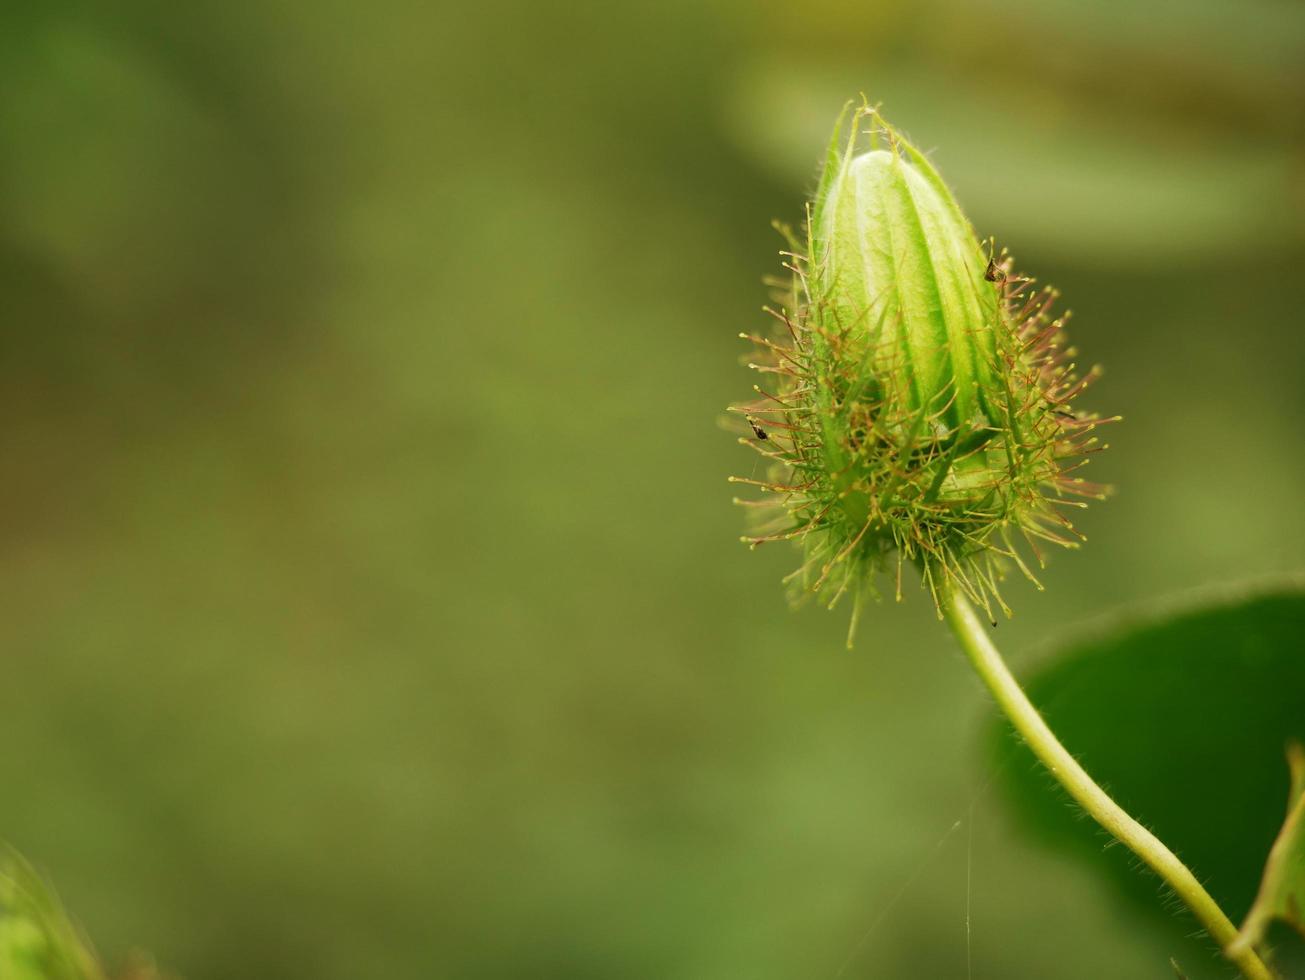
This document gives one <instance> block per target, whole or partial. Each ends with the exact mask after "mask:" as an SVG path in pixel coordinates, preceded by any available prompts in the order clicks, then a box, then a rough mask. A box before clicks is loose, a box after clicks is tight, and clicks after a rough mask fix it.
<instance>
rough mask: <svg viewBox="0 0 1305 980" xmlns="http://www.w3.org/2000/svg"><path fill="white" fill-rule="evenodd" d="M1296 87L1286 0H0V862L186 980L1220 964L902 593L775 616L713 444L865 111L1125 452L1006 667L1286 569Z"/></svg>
mask: <svg viewBox="0 0 1305 980" xmlns="http://www.w3.org/2000/svg"><path fill="white" fill-rule="evenodd" d="M1303 73H1305V8H1302V7H1301V6H1300V5H1297V4H1285V3H1278V2H1273V0H1255V2H1250V3H1242V4H1236V5H1229V4H1226V3H1224V2H1221V0H1194V2H1191V3H1187V4H1184V5H1182V6H1181V7H1176V6H1173V5H1160V4H1132V3H1125V2H1123V0H1118V2H1109V3H1097V4H1087V3H1077V2H1070V0H1055V2H1047V0H1042V2H1034V0H1006V2H1002V3H990V2H987V0H980V2H974V0H967V2H959V0H957V2H944V0H937V2H931V3H927V4H925V5H924V6H921V5H920V4H919V3H906V2H904V0H876V2H870V3H865V2H858V3H850V2H842V0H820V2H817V3H815V4H814V5H793V4H757V3H738V2H732V0H724V2H719V3H707V4H703V3H688V2H683V0H670V2H663V3H657V4H653V3H649V2H644V0H636V2H633V3H627V4H616V5H614V4H607V3H604V4H599V3H590V2H581V3H575V4H537V3H526V2H519V0H503V2H499V3H488V4H460V5H451V4H435V5H431V4H427V3H415V2H405V0H387V2H383V3H380V4H344V3H336V2H330V0H328V2H324V3H309V2H307V0H259V2H257V3H254V2H251V0H232V2H229V3H223V4H204V3H197V4H196V3H187V4H162V3H157V2H148V0H124V2H121V3H115V4H92V3H87V2H84V0H50V2H43V3H31V2H19V3H11V4H7V5H5V6H4V8H3V11H0V134H2V136H0V138H3V139H4V141H5V144H4V147H3V152H0V295H2V296H3V297H4V307H5V328H4V330H3V331H2V332H0V417H2V418H3V420H4V421H3V424H0V466H3V468H4V469H3V474H2V476H3V486H4V496H5V506H4V508H2V509H0V650H2V651H3V654H2V656H3V664H4V673H3V683H0V837H5V838H9V839H11V840H13V842H14V843H15V844H16V845H17V846H18V847H19V848H20V849H21V850H22V851H23V852H24V853H26V854H27V855H28V856H29V857H30V858H32V860H33V861H34V862H35V863H36V864H37V865H38V866H40V867H41V868H43V869H48V870H49V872H50V875H51V877H52V879H53V880H55V881H56V882H58V883H59V889H60V893H61V894H62V895H63V897H64V899H65V900H66V901H67V903H68V906H69V907H70V908H71V909H73V910H75V912H76V914H77V917H78V921H79V922H81V923H83V924H84V926H85V928H86V931H87V933H88V934H89V935H91V936H93V937H94V938H95V942H96V945H97V947H98V948H99V949H100V950H101V951H102V952H103V954H104V957H105V959H106V960H107V961H108V962H111V963H117V962H119V961H120V959H121V955H122V953H123V951H124V950H126V949H127V948H128V947H130V946H135V945H140V946H143V947H145V948H148V949H151V950H153V951H154V952H155V953H156V954H157V955H158V958H159V960H160V962H162V963H165V964H167V965H168V966H169V967H170V968H172V969H175V970H176V972H177V973H178V974H180V975H182V976H184V977H186V978H187V980H218V978H223V980H225V978H228V977H236V976H251V975H257V976H259V977H269V978H270V977H277V978H290V980H335V978H339V980H344V978H350V980H352V978H355V977H358V976H384V977H387V978H407V977H413V978H418V977H420V978H426V977H432V976H455V977H468V978H472V977H475V978H480V977H485V978H489V977H520V976H530V977H541V978H546V977H566V978H568V980H569V978H576V977H611V976H620V977H628V978H634V980H638V978H641V977H649V978H651V977H656V978H659V980H661V978H666V977H713V978H714V977H728V976H739V977H748V978H756V980H767V978H781V977H784V978H787V977H793V976H804V977H805V976H821V975H827V976H833V975H834V974H836V973H837V972H838V971H839V970H840V969H841V968H844V966H845V967H846V968H845V970H844V974H843V975H844V976H845V977H863V978H896V977H918V976H957V975H965V970H966V964H967V962H969V963H971V964H972V965H973V969H974V975H975V977H984V976H987V977H1002V978H1020V977H1030V978H1032V977H1038V978H1042V977H1048V976H1055V977H1058V978H1065V980H1076V978H1081V980H1089V978H1090V980H1097V978H1099V977H1103V976H1110V977H1112V978H1118V980H1142V978H1153V977H1155V976H1157V975H1159V974H1160V973H1163V971H1164V969H1165V966H1164V964H1165V962H1166V960H1167V958H1168V957H1169V956H1170V955H1175V956H1176V957H1177V958H1178V960H1179V962H1181V963H1182V964H1183V965H1184V969H1185V970H1186V971H1187V972H1188V973H1189V974H1190V975H1191V976H1192V977H1193V980H1204V978H1207V977H1214V976H1221V975H1222V973H1221V971H1220V968H1219V966H1218V965H1217V964H1214V963H1212V961H1211V960H1210V958H1209V957H1208V955H1207V954H1208V948H1207V947H1206V946H1205V945H1204V944H1203V943H1201V942H1199V941H1192V940H1186V939H1174V938H1173V932H1172V931H1170V930H1166V929H1164V928H1163V927H1161V928H1157V929H1155V930H1154V931H1152V930H1150V929H1149V927H1148V926H1146V925H1145V922H1146V920H1145V919H1141V918H1139V917H1137V916H1133V915H1121V914H1120V913H1119V911H1118V908H1117V905H1116V903H1117V898H1118V896H1117V895H1116V894H1115V892H1114V891H1113V890H1112V889H1110V888H1107V887H1103V886H1102V885H1101V883H1100V882H1099V881H1098V880H1097V877H1096V876H1095V875H1093V874H1091V873H1090V869H1086V868H1081V867H1080V866H1079V865H1077V864H1075V863H1073V862H1067V861H1064V860H1062V859H1061V858H1060V857H1058V856H1056V855H1054V854H1052V853H1051V852H1048V851H1046V850H1044V849H1043V848H1041V847H1039V846H1037V845H1036V844H1035V843H1032V842H1028V841H1026V840H1025V839H1024V834H1023V829H1022V825H1021V824H1019V823H1018V822H1016V821H1013V820H1011V819H1010V817H1009V816H1008V814H1007V813H1006V812H1005V810H1004V809H1003V808H1002V807H1001V806H998V805H996V803H995V801H994V799H993V794H992V793H991V792H989V790H988V787H989V784H990V781H991V773H990V770H989V763H988V761H987V755H986V753H985V752H984V745H983V739H982V738H980V737H979V735H980V734H981V732H982V731H983V725H984V723H985V721H986V719H987V718H988V717H989V714H988V706H987V705H986V703H985V701H984V699H983V697H982V695H981V694H980V693H979V689H978V687H977V684H976V682H974V681H973V680H972V679H971V678H970V676H969V675H968V673H967V672H966V667H965V665H964V663H963V661H962V660H961V658H959V657H958V656H956V655H955V654H954V653H953V652H952V649H951V646H950V644H949V641H948V640H947V638H946V637H945V636H944V635H942V633H941V631H940V629H939V628H938V626H937V623H936V620H935V619H934V616H933V612H932V609H931V608H930V603H929V601H928V599H927V597H925V596H923V595H921V594H919V593H918V592H915V591H914V589H913V588H910V589H908V593H909V594H908V599H907V602H906V603H905V605H904V606H903V607H901V608H897V607H894V606H892V605H891V604H889V605H885V606H883V607H882V608H871V609H869V610H867V613H866V616H865V618H864V620H863V622H862V626H861V641H860V644H859V646H858V649H857V650H856V651H855V652H854V653H852V654H847V653H846V652H845V651H843V650H842V649H841V644H842V637H843V633H844V629H845V625H846V624H845V622H844V621H842V620H841V618H840V617H836V616H828V615H823V614H820V613H818V612H815V611H809V612H806V613H802V614H799V615H790V613H789V612H788V611H787V609H786V608H785V606H784V604H783V602H782V600H780V599H779V598H778V590H777V588H776V582H777V580H778V579H779V577H780V576H781V575H782V574H783V573H784V572H785V571H786V569H787V568H788V566H789V565H790V564H791V556H790V555H788V554H781V553H780V552H778V551H776V552H774V553H767V552H766V551H765V549H762V550H761V551H760V552H758V553H757V554H755V555H749V554H748V553H747V552H746V551H744V550H743V549H742V548H741V547H740V546H739V545H738V544H737V541H736V536H737V534H738V533H739V531H740V527H741V518H740V515H739V514H738V513H737V512H736V510H735V509H734V508H731V507H730V505H729V503H728V501H729V497H730V492H729V488H728V487H727V486H726V484H725V477H726V475H727V474H729V473H730V472H737V471H739V468H740V467H741V466H747V465H749V464H748V463H747V458H748V457H747V456H746V455H745V454H744V453H743V451H742V450H740V449H738V447H736V446H734V445H733V440H732V439H731V437H729V436H728V435H726V434H725V433H723V432H721V431H719V430H718V429H716V428H714V427H713V420H714V419H715V418H716V416H717V415H719V414H720V413H721V412H722V411H723V409H724V407H725V406H726V405H727V404H729V403H730V402H731V401H734V400H736V399H738V398H739V397H742V396H744V395H746V393H747V385H748V384H749V383H750V377H749V375H748V373H747V371H746V370H744V369H743V368H742V367H741V366H740V365H738V364H737V359H738V358H740V357H742V356H743V355H744V353H745V350H744V347H743V345H742V344H740V343H739V341H738V340H737V339H736V334H737V333H738V332H739V331H740V330H750V329H753V328H756V327H758V326H759V325H760V324H761V323H762V319H761V314H760V313H759V312H756V311H757V310H758V308H759V306H760V305H761V303H762V302H763V301H764V299H765V290H764V288H763V287H762V286H761V285H760V284H759V281H758V280H759V277H760V276H761V275H763V274H765V273H769V272H773V271H774V270H775V269H776V268H777V256H776V254H775V253H776V252H777V250H778V249H779V248H781V247H782V242H781V240H780V239H779V238H778V237H776V236H774V235H773V234H772V233H771V232H770V230H769V227H768V221H769V219H770V218H771V217H780V218H783V219H785V220H789V221H797V220H798V219H800V216H801V215H800V208H801V203H802V201H803V200H804V199H805V198H806V196H807V193H808V192H809V191H810V189H811V184H812V181H813V180H814V176H815V164H816V162H817V158H818V156H819V153H820V150H821V148H822V146H823V143H824V139H825V137H826V136H827V127H828V124H829V119H830V118H831V117H832V115H833V114H834V113H836V112H837V110H838V108H839V106H840V105H842V103H843V101H844V100H845V99H846V98H849V97H854V96H855V95H856V94H857V93H858V92H859V91H862V90H864V91H865V92H866V93H867V95H869V97H870V98H871V99H872V100H876V101H879V100H882V102H883V103H884V107H885V110H886V112H887V113H888V114H889V115H890V117H891V118H892V119H893V120H894V121H895V122H897V123H899V124H900V125H901V126H902V128H903V129H904V130H905V131H906V132H907V133H908V134H909V135H910V136H911V137H912V138H913V140H915V141H916V142H917V143H918V144H920V145H921V146H922V147H925V148H926V149H929V150H931V151H932V153H933V155H934V159H935V160H936V161H937V162H938V163H939V165H940V167H941V169H942V171H943V172H944V173H945V174H947V175H948V179H949V180H950V181H951V182H952V183H953V185H954V189H955V190H956V192H957V196H958V198H959V200H960V201H961V203H962V205H963V206H964V208H965V209H966V212H967V214H969V216H970V217H971V218H972V219H973V221H974V223H975V226H976V230H977V231H978V233H979V234H980V235H986V234H989V233H991V234H995V235H997V237H998V240H999V243H1000V244H1004V245H1007V246H1009V247H1010V248H1011V249H1012V251H1013V252H1014V253H1015V255H1016V257H1017V260H1018V261H1019V263H1020V265H1021V267H1026V268H1033V269H1036V270H1037V272H1038V274H1039V275H1040V276H1041V277H1043V278H1044V279H1046V280H1048V281H1051V282H1054V283H1055V284H1056V285H1057V286H1059V287H1060V288H1061V289H1062V290H1063V291H1064V294H1065V297H1066V300H1067V301H1068V303H1069V305H1070V306H1072V307H1073V309H1074V310H1075V320H1074V321H1073V323H1072V325H1071V326H1072V329H1073V335H1074V336H1075V338H1076V339H1077V340H1079V341H1081V343H1082V344H1083V347H1084V349H1085V350H1087V351H1089V352H1090V353H1091V355H1092V357H1093V359H1094V360H1098V359H1099V360H1100V361H1102V362H1103V363H1104V364H1105V365H1106V367H1107V369H1108V370H1107V374H1106V376H1105V378H1104V379H1103V380H1102V382H1101V383H1100V385H1099V386H1098V388H1097V390H1096V394H1095V396H1090V397H1089V398H1085V401H1089V400H1093V399H1095V401H1094V404H1096V405H1098V406H1100V407H1103V408H1107V409H1108V410H1109V411H1110V412H1112V413H1113V412H1116V411H1118V412H1121V413H1122V414H1124V416H1125V422H1124V424H1123V425H1122V426H1120V427H1119V429H1118V431H1117V432H1116V433H1112V435H1111V442H1112V443H1113V444H1114V445H1113V446H1112V450H1111V452H1110V453H1109V454H1106V456H1105V457H1103V463H1102V465H1101V467H1100V471H1099V472H1098V473H1096V474H1094V475H1096V476H1100V477H1101V478H1103V479H1106V480H1108V481H1110V482H1112V483H1115V484H1117V485H1118V486H1119V487H1120V493H1119V496H1118V497H1117V499H1115V500H1114V501H1112V502H1111V503H1109V504H1107V505H1106V506H1104V507H1101V508H1098V509H1095V510H1094V511H1092V512H1090V513H1089V514H1088V515H1087V518H1086V519H1085V520H1084V522H1083V523H1082V525H1081V526H1082V528H1083V529H1084V530H1085V532H1086V533H1087V534H1088V535H1089V536H1090V537H1091V538H1092V541H1091V544H1090V547H1088V548H1086V549H1084V550H1083V552H1082V553H1081V554H1077V555H1074V556H1069V557H1064V558H1057V559H1056V560H1055V561H1054V564H1053V565H1052V566H1051V567H1050V568H1049V569H1048V570H1047V572H1046V576H1045V582H1046V584H1047V587H1048V591H1047V592H1046V593H1045V594H1042V593H1034V592H1033V591H1032V590H1027V591H1025V587H1023V586H1021V585H1019V584H1018V583H1015V582H1012V583H1011V588H1012V590H1013V592H1014V595H1013V598H1016V599H1018V602H1017V603H1016V604H1015V605H1016V608H1017V609H1018V610H1019V616H1018V618H1017V619H1016V620H1014V621H1013V622H1011V623H1009V624H1003V625H1002V627H1001V635H1000V637H999V639H1000V640H1001V641H1002V643H1003V646H1004V647H1005V648H1007V649H1009V650H1010V651H1011V652H1012V653H1013V654H1014V655H1015V656H1014V659H1015V666H1016V669H1017V670H1018V669H1020V666H1021V661H1020V659H1019V655H1018V653H1019V651H1020V649H1021V648H1023V647H1026V646H1028V645H1030V644H1031V643H1033V642H1034V641H1036V640H1038V639H1040V638H1041V637H1043V636H1044V635H1045V634H1046V633H1047V632H1048V630H1049V629H1051V628H1052V627H1053V626H1056V625H1059V624H1064V623H1068V622H1073V621H1076V620H1080V619H1082V618H1084V617H1086V616H1088V615H1090V614H1093V613H1095V612H1097V611H1099V610H1101V609H1103V608H1105V607H1109V606H1112V605H1114V604H1117V603H1119V602H1121V601H1124V600H1127V599H1131V598H1135V597H1137V596H1140V595H1148V594H1158V593H1162V592H1169V591H1172V590H1173V589H1176V588H1181V587H1184V586H1188V585H1193V584H1197V583H1200V582H1205V581H1210V580H1213V579H1224V578H1227V577H1229V576H1232V575H1238V576H1240V575H1243V574H1257V573H1268V572H1274V571H1281V570H1286V569H1291V568H1293V567H1297V566H1298V565H1299V563H1300V556H1301V555H1302V554H1305V516H1303V515H1305V509H1302V508H1301V507H1300V506H1299V504H1300V489H1299V488H1300V487H1301V486H1302V485H1305V459H1302V457H1301V455H1300V454H1299V453H1296V452H1294V451H1292V449H1293V447H1295V446H1297V445H1298V444H1299V434H1300V431H1301V428H1302V424H1303V423H1305V388H1302V386H1301V385H1300V383H1299V378H1300V368H1301V364H1302V361H1305V332H1302V331H1301V330H1300V329H1299V326H1298V321H1299V294H1298V289H1297V286H1296V284H1297V283H1298V282H1299V276H1300V269H1301V267H1302V265H1305V242H1303V240H1302V229H1305V220H1302V208H1303V207H1305V192H1303V190H1302V173H1305V164H1303V162H1302V161H1303V160H1305V138H1303V129H1302V127H1303V126H1305V120H1302V117H1301V115H1300V112H1299V106H1298V101H1299V100H1298V93H1299V92H1300V91H1301V90H1302V88H1303V87H1305V85H1303V83H1302V74H1303ZM806 134H810V135H806ZM1087 407H1092V406H1091V405H1089V406H1087ZM1105 460H1108V461H1109V462H1108V465H1106V463H1105ZM1094 468H1095V465H1094ZM745 475H746V474H745ZM1103 723H1104V722H1103ZM1246 765H1248V766H1251V767H1255V768H1256V769H1257V770H1258V771H1259V772H1260V773H1261V775H1263V776H1264V777H1265V778H1268V779H1273V780H1278V781H1281V780H1282V778H1283V777H1282V767H1281V757H1280V754H1279V753H1277V752H1275V754H1274V755H1273V756H1272V757H1271V758H1266V759H1263V760H1255V761H1248V762H1247V763H1246ZM1189 789H1190V788H1188V787H1184V788H1183V792H1184V795H1186V794H1187V792H1188V791H1189ZM1281 804H1282V801H1281V799H1280V798H1275V799H1274V800H1272V801H1268V803H1267V805H1268V812H1267V813H1264V814H1261V815H1260V816H1258V817H1257V820H1264V819H1269V818H1272V819H1275V820H1276V819H1280V817H1281ZM1258 812H1259V811H1257V813H1258ZM958 819H959V820H961V821H962V823H961V826H960V827H959V828H957V829H953V828H955V827H956V824H957V821H958ZM1256 826H1257V827H1259V824H1257V825H1256ZM1262 832H1263V833H1269V832H1270V830H1269V828H1268V827H1267V826H1265V827H1264V829H1263V831H1262ZM1261 843H1262V844H1265V843H1267V840H1265V841H1261ZM1259 857H1260V859H1262V858H1263V854H1261V855H1259ZM967 923H968V929H967ZM967 936H968V942H967ZM1158 971H1159V972H1158Z"/></svg>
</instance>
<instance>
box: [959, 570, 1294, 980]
mask: <svg viewBox="0 0 1305 980" xmlns="http://www.w3.org/2000/svg"><path fill="white" fill-rule="evenodd" d="M943 615H944V616H945V617H946V619H947V623H948V625H949V626H951V628H952V632H953V633H954V634H956V639H957V640H958V641H960V644H961V646H962V647H963V648H964V650H965V653H966V655H967V656H969V658H970V662H971V663H972V664H974V669H975V670H977V671H978V672H979V676H980V677H981V678H982V679H983V683H984V684H986V685H987V687H988V690H989V691H991V692H992V695H993V697H995V698H996V699H997V703H998V704H999V705H1000V706H1001V710H1002V711H1003V712H1005V714H1006V717H1007V718H1009V719H1010V722H1011V724H1012V725H1014V726H1015V730H1016V731H1018V732H1019V733H1020V735H1021V736H1023V738H1024V741H1025V742H1027V743H1028V745H1029V748H1031V749H1032V750H1033V754H1034V755H1036V756H1037V757H1038V758H1039V759H1040V760H1041V761H1042V764H1043V765H1044V766H1046V767H1047V769H1048V770H1050V772H1051V774H1052V775H1053V776H1055V777H1056V780H1057V782H1059V783H1060V785H1061V786H1063V787H1065V789H1066V790H1067V791H1068V792H1069V795H1070V796H1072V797H1074V799H1075V800H1077V801H1078V803H1079V805H1080V806H1081V807H1083V809H1084V810H1086V811H1087V812H1088V813H1089V814H1091V816H1092V818H1093V819H1094V820H1096V822H1097V823H1099V824H1100V825H1101V826H1102V827H1104V828H1105V829H1106V831H1107V832H1108V833H1109V834H1110V835H1111V836H1113V837H1114V838H1115V839H1116V840H1119V841H1121V842H1122V843H1124V844H1125V845H1126V846H1127V847H1128V849H1129V850H1131V851H1132V852H1133V853H1134V854H1136V855H1137V856H1138V857H1139V858H1141V859H1142V861H1144V862H1145V863H1146V865H1147V866H1148V867H1150V868H1151V870H1152V871H1154V872H1155V873H1156V874H1158V875H1159V876H1160V877H1161V878H1163V879H1164V880H1165V882H1166V883H1167V884H1168V885H1169V887H1170V888H1172V889H1173V890H1174V892H1175V893H1176V894H1177V895H1178V897H1179V898H1181V899H1182V900H1183V901H1184V902H1186V903H1187V907H1188V908H1190V909H1191V910H1192V912H1193V914H1194V915H1195V916H1196V918H1197V919H1199V920H1200V922H1201V925H1203V926H1204V927H1205V929H1206V931H1207V932H1208V933H1209V934H1210V936H1211V937H1212V938H1213V939H1214V941H1215V942H1217V943H1218V944H1219V947H1220V949H1222V950H1224V952H1225V954H1226V955H1228V957H1229V958H1230V959H1231V960H1232V961H1233V962H1234V963H1236V964H1237V967H1238V968H1239V969H1240V970H1241V972H1242V974H1243V976H1245V977H1246V978H1247V980H1273V974H1272V973H1270V972H1269V968H1268V967H1266V966H1265V965H1264V962H1263V961H1262V960H1261V959H1260V958H1259V956H1257V955H1256V953H1255V951H1254V950H1252V949H1246V950H1244V951H1239V952H1236V953H1230V952H1229V951H1228V947H1229V944H1231V943H1232V941H1233V939H1234V938H1235V937H1236V935H1237V928H1236V926H1234V925H1233V924H1232V922H1230V921H1229V919H1228V916H1226V915H1224V914H1223V910H1222V909H1220V908H1219V906H1218V905H1217V904H1215V901H1214V899H1213V898H1211V897H1210V893H1209V892H1207V891H1206V890H1205V888H1203V887H1202V886H1201V883H1200V882H1199V881H1197V880H1196V876H1195V875H1194V874H1192V872H1191V871H1190V870H1188V867H1187V865H1185V864H1183V862H1182V861H1180V860H1179V859H1178V856H1177V855H1176V854H1174V852H1173V851H1171V850H1169V848H1167V847H1165V845H1164V844H1163V843H1162V842H1161V841H1160V839H1159V838H1157V837H1156V836H1155V834H1153V833H1151V831H1149V830H1147V829H1146V828H1145V827H1143V826H1142V825H1141V824H1140V823H1138V822H1137V821H1136V820H1134V819H1133V818H1132V817H1130V816H1129V815H1128V814H1127V813H1125V812H1124V810H1123V808H1122V807H1120V805H1119V804H1118V803H1116V802H1115V801H1114V800H1112V799H1111V798H1110V796H1109V795H1108V794H1107V793H1106V791H1105V790H1103V789H1102V788H1101V787H1100V786H1098V785H1097V784H1096V783H1095V782H1093V780H1092V777H1091V776H1089V775H1088V774H1087V772H1086V771H1084V769H1083V767H1082V766H1080V765H1079V764H1078V762H1077V760H1075V758H1074V757H1073V756H1072V755H1070V754H1069V752H1068V751H1066V749H1065V747H1064V746H1063V745H1061V744H1060V741H1059V739H1057V738H1056V736H1055V734H1054V733H1053V732H1052V730H1051V729H1050V728H1048V727H1047V723H1046V722H1045V721H1044V720H1043V718H1042V715H1040V714H1038V709H1037V708H1035V707H1034V706H1033V702H1031V701H1030V700H1029V699H1028V695H1026V694H1025V693H1024V690H1023V688H1021V687H1020V685H1019V681H1017V680H1016V679H1015V677H1014V675H1013V674H1011V672H1010V668H1008V667H1007V666H1006V662H1005V661H1004V660H1002V658H1001V654H1000V653H999V652H998V651H997V648H996V647H995V646H993V644H992V640H991V639H989V637H988V634H987V631H986V630H984V628H983V623H982V621H980V619H979V617H978V615H977V614H976V613H975V612H974V608H973V607H972V606H971V605H970V603H969V601H968V600H966V598H965V597H964V596H963V595H961V594H960V593H959V592H957V591H956V590H955V589H949V590H948V592H947V595H946V596H945V597H944V601H943Z"/></svg>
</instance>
